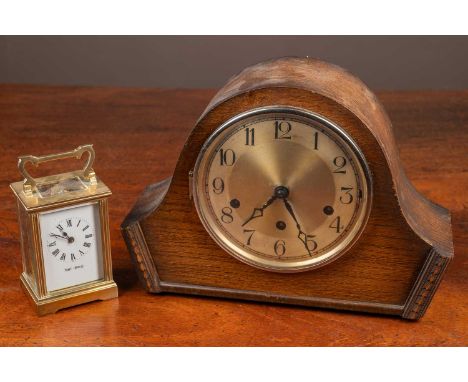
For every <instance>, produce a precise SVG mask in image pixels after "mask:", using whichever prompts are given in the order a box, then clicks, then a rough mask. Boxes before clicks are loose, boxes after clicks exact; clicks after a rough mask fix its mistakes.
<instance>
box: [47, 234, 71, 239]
mask: <svg viewBox="0 0 468 382" xmlns="http://www.w3.org/2000/svg"><path fill="white" fill-rule="evenodd" d="M49 236H52V237H58V238H60V239H65V240H68V237H65V236H60V235H56V234H55V233H51V234H49Z"/></svg>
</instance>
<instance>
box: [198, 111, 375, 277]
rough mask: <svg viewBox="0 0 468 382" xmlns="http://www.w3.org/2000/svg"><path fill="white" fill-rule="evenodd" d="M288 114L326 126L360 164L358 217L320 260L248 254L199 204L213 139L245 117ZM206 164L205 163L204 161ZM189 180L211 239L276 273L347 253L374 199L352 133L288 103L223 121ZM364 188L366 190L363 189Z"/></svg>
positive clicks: (204, 147) (311, 266) (318, 264)
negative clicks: (273, 257)
mask: <svg viewBox="0 0 468 382" xmlns="http://www.w3.org/2000/svg"><path fill="white" fill-rule="evenodd" d="M272 113H277V114H289V115H293V116H297V117H300V118H303V119H306V120H312V121H315V122H317V123H319V124H320V125H321V126H323V127H326V128H327V129H329V130H330V131H331V132H332V135H336V136H338V137H339V139H340V140H341V142H343V143H344V144H345V145H346V150H347V151H350V152H351V153H352V154H353V155H354V157H355V159H357V161H356V162H358V163H359V166H358V167H357V169H358V171H359V172H360V179H361V181H362V183H363V184H362V188H363V196H362V200H361V204H362V207H360V210H359V212H358V217H357V219H356V222H355V223H354V225H353V227H352V229H351V230H350V232H349V233H348V234H347V235H346V236H345V238H344V239H343V240H342V241H341V242H340V243H339V244H338V245H336V246H335V247H334V248H332V250H330V251H328V252H326V253H325V255H322V256H320V257H319V259H321V260H317V261H315V260H316V259H317V258H311V259H306V260H298V261H295V262H275V261H271V260H268V259H265V258H261V257H259V256H256V255H254V254H251V253H249V252H248V251H246V250H245V249H243V248H240V247H238V246H237V245H236V244H235V243H234V242H232V241H230V240H228V239H226V240H225V239H223V238H224V237H225V234H224V233H223V232H222V230H220V229H219V228H218V227H217V225H216V224H211V223H210V220H213V219H209V218H207V216H206V215H208V214H209V212H205V211H204V210H203V208H202V206H201V202H200V199H201V198H203V197H204V195H203V194H204V193H203V191H202V190H201V188H200V187H203V182H200V180H202V179H204V172H205V170H204V169H201V168H200V166H201V165H202V162H203V160H204V159H205V154H206V153H207V151H208V149H209V148H210V147H211V145H212V144H213V143H214V142H215V141H216V139H217V138H218V137H219V135H220V134H222V133H223V132H224V131H226V130H228V129H229V128H231V127H233V126H236V125H237V124H238V123H239V122H241V121H244V120H249V119H253V118H255V117H257V116H259V115H263V114H272ZM207 164H208V162H207ZM191 177H192V182H191V185H189V187H190V194H191V195H192V199H193V202H194V205H195V208H196V211H197V214H198V216H199V218H200V221H201V222H202V224H203V227H204V228H205V230H206V231H207V232H208V234H209V235H210V236H211V238H212V239H213V240H214V241H215V242H216V243H217V244H218V245H219V246H220V247H221V248H222V249H223V250H224V251H226V252H227V253H228V254H230V255H231V256H233V257H234V258H236V259H238V260H240V261H241V262H243V263H245V264H248V265H250V266H253V267H255V268H258V269H262V270H266V271H272V272H278V273H296V272H304V271H308V270H312V269H316V268H320V267H322V266H324V265H327V264H329V263H331V262H332V261H335V260H336V259H338V258H339V257H341V256H342V255H344V254H345V253H346V252H348V251H349V250H350V249H351V248H352V247H353V245H354V244H355V243H356V241H357V240H358V239H359V238H360V236H361V235H362V233H363V231H364V229H365V227H366V225H367V222H368V219H369V216H370V212H371V210H372V200H373V181H372V174H371V171H370V167H369V165H368V163H367V160H366V158H365V156H364V153H363V152H362V150H361V149H360V147H359V146H358V145H357V144H356V142H355V141H354V140H353V139H352V138H351V136H350V135H349V134H348V133H347V132H346V131H345V130H344V129H343V128H342V127H340V126H339V125H337V124H336V123H334V122H332V121H330V120H329V119H327V118H325V117H324V116H322V115H320V114H318V113H315V112H312V111H310V110H306V109H303V108H298V107H294V106H288V105H271V106H264V107H259V108H254V109H251V110H248V111H245V112H242V113H239V114H237V115H235V116H233V117H231V118H229V119H228V120H227V121H225V122H224V123H222V124H221V125H220V126H219V127H217V128H216V129H215V130H214V131H213V132H212V133H211V134H210V136H209V137H208V138H207V139H206V141H205V142H204V143H203V145H202V148H201V149H200V152H199V154H198V156H197V160H196V162H195V166H194V168H193V170H192V172H191ZM364 189H365V191H364Z"/></svg>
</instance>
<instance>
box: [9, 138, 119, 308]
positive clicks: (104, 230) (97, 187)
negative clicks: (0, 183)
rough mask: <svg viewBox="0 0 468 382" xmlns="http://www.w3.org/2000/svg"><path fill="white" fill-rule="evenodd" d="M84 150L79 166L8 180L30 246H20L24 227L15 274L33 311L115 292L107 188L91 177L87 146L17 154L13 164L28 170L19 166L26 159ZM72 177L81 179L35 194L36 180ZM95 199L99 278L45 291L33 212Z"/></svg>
mask: <svg viewBox="0 0 468 382" xmlns="http://www.w3.org/2000/svg"><path fill="white" fill-rule="evenodd" d="M85 151H87V152H89V158H88V161H87V164H86V166H85V168H84V169H83V170H81V171H73V172H69V173H64V174H59V175H52V176H47V177H43V178H39V179H32V178H31V179H32V181H31V179H28V177H27V176H25V179H24V181H20V182H16V183H12V184H11V185H10V187H11V189H12V190H13V193H14V194H15V196H16V197H17V200H18V211H19V212H21V209H23V210H24V212H25V213H26V214H27V224H28V225H30V227H31V229H30V231H29V233H30V234H31V237H29V238H28V239H29V240H31V242H32V247H31V249H29V248H25V246H24V242H25V239H26V238H25V237H24V235H27V234H28V232H24V231H22V232H21V241H22V257H23V272H22V273H21V276H20V280H21V285H22V287H23V289H24V291H25V293H26V295H27V296H28V297H29V299H30V301H31V302H32V303H33V305H34V306H35V308H36V312H37V314H38V315H45V314H49V313H55V312H56V311H58V310H60V309H63V308H68V307H70V306H74V305H78V304H82V303H86V302H90V301H94V300H107V299H111V298H115V297H117V296H118V289H117V285H116V284H115V282H114V281H113V276H112V258H111V242H110V231H109V213H108V197H109V196H110V195H111V194H112V193H111V191H110V189H109V188H108V187H107V186H106V185H105V184H104V183H103V182H102V181H101V180H99V179H98V178H97V177H96V176H95V173H94V171H93V170H92V161H93V160H94V150H93V148H92V145H86V146H80V147H78V148H77V149H75V150H73V151H70V152H67V153H62V154H54V155H50V156H45V157H33V156H26V157H20V160H19V163H18V166H19V167H20V170H21V173H22V174H23V175H25V174H27V175H29V174H28V173H27V171H26V170H25V169H24V166H25V164H26V163H27V162H32V163H35V164H38V163H41V162H46V161H49V160H55V159H61V158H66V157H70V156H74V157H77V158H79V157H81V155H82V153H83V152H85ZM31 158H33V159H31ZM76 177H78V178H79V179H80V180H81V181H82V182H83V185H84V188H83V189H80V190H75V191H70V192H68V193H63V194H58V195H53V196H50V197H47V198H44V197H41V196H40V194H39V192H38V190H37V184H44V183H48V182H60V181H64V180H68V179H71V178H76ZM95 203H97V204H98V206H99V220H100V227H101V254H102V261H103V278H102V279H100V280H96V281H91V282H87V283H83V284H79V285H75V286H71V287H67V288H62V289H59V290H55V291H51V292H49V291H47V287H46V279H45V277H46V275H45V268H44V253H43V249H42V241H41V227H40V223H39V214H41V213H44V212H48V211H56V210H59V209H65V208H72V207H76V206H83V205H88V204H95ZM20 228H23V227H20ZM29 261H30V262H31V267H30V273H28V267H27V266H26V262H29Z"/></svg>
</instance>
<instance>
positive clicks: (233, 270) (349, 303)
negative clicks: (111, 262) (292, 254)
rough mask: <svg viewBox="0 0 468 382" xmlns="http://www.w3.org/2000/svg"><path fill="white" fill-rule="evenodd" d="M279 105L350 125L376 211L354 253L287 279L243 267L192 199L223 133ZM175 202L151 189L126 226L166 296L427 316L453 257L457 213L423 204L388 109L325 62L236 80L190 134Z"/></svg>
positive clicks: (269, 67) (279, 63)
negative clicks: (198, 172) (198, 167)
mask: <svg viewBox="0 0 468 382" xmlns="http://www.w3.org/2000/svg"><path fill="white" fill-rule="evenodd" d="M271 105H287V106H292V107H298V108H301V109H305V110H309V111H313V112H315V113H318V114H319V115H321V116H323V117H325V118H326V119H328V120H330V121H333V123H336V124H337V125H338V126H341V127H342V128H343V129H344V130H345V131H346V132H347V133H349V135H350V136H351V137H352V138H353V139H354V141H355V142H356V144H357V146H358V147H359V148H360V149H361V150H362V152H363V154H364V157H365V158H366V160H367V163H368V164H369V168H370V172H371V173H372V177H373V185H374V187H373V189H374V191H373V202H372V204H373V206H372V209H371V211H370V216H369V221H368V223H367V226H366V227H365V229H364V232H363V233H362V235H361V237H360V238H359V240H358V241H357V242H356V244H354V246H353V247H352V248H351V249H350V250H349V252H347V253H346V254H345V255H344V256H342V257H340V258H339V259H338V260H335V261H333V262H332V263H330V264H328V265H327V266H324V267H321V268H320V269H315V270H313V271H308V272H299V273H294V274H280V273H275V272H265V271H262V270H259V269H256V268H254V267H251V266H249V265H246V264H243V263H241V262H239V261H237V260H236V259H234V258H232V257H231V256H229V255H228V254H226V253H225V251H224V250H222V249H221V248H220V247H219V246H218V245H217V244H216V243H215V242H214V241H213V240H211V238H210V237H209V235H208V233H207V232H206V231H205V229H204V227H203V226H202V225H201V224H200V220H199V217H198V214H197V212H196V210H195V207H194V205H193V203H192V201H191V200H189V198H188V194H189V179H188V174H189V172H190V171H191V170H193V169H194V167H195V162H196V160H197V156H198V153H199V152H200V150H201V147H202V145H203V144H204V143H205V142H206V140H207V139H208V137H209V136H210V135H211V134H212V133H213V132H214V131H215V129H217V128H218V127H219V126H220V125H222V124H223V123H225V121H227V120H229V119H231V118H233V117H235V116H237V115H239V114H240V113H243V112H246V111H248V110H252V109H255V108H261V107H267V106H271ZM150 193H152V191H151V190H150ZM164 193H165V196H164V195H162V194H158V195H157V196H155V197H156V198H157V199H158V203H155V202H154V200H153V199H154V198H155V197H151V196H150V195H149V194H148V192H147V193H145V194H143V196H142V198H141V199H140V200H139V202H138V208H137V209H136V210H135V211H132V212H131V213H130V215H131V217H132V220H138V224H133V225H132V226H127V225H126V223H124V225H123V228H124V234H125V235H126V241H127V243H128V244H129V246H128V248H129V251H130V253H131V254H133V258H134V259H135V262H136V263H137V264H139V266H137V268H136V269H137V270H140V268H141V267H142V268H143V269H144V271H142V272H143V276H142V278H144V279H146V280H148V279H151V278H153V279H154V281H153V284H158V288H157V289H158V292H161V291H162V292H164V291H166V292H169V291H170V292H177V291H180V292H183V293H192V294H197V295H208V296H221V297H232V298H245V299H248V300H257V301H270V302H281V303H289V304H300V305H307V306H316V307H327V308H339V309H349V310H360V311H365V312H371V313H385V314H397V315H401V316H403V317H405V318H409V319H419V318H420V317H422V316H423V315H424V313H425V311H426V309H427V307H428V306H429V303H430V301H431V298H432V297H433V295H434V293H435V291H436V289H437V286H438V285H439V283H440V280H441V278H442V277H443V274H444V271H445V269H446V265H447V264H448V263H449V261H450V260H451V258H452V257H453V246H452V232H451V226H450V214H449V213H448V211H447V210H445V209H444V208H442V207H440V206H437V205H435V204H433V203H431V202H430V201H428V200H427V199H425V198H424V197H423V196H422V195H420V194H419V193H418V192H417V191H416V190H415V189H414V188H413V186H412V185H411V184H410V182H409V181H408V179H407V178H406V176H405V174H404V171H403V168H402V166H401V163H400V160H399V156H398V152H397V147H396V144H395V141H394V137H393V132H392V128H391V123H390V120H389V119H388V117H387V115H386V113H385V111H384V109H383V108H382V107H381V105H380V102H379V101H378V100H377V98H376V97H375V96H374V95H373V93H372V92H371V91H370V90H369V89H368V88H367V87H366V86H365V85H364V84H363V83H362V82H361V81H360V80H359V79H357V78H356V77H354V76H352V75H351V74H349V73H348V72H346V71H344V70H343V69H341V68H339V67H337V66H335V65H332V64H329V63H325V62H323V61H318V60H313V59H308V58H305V59H300V58H282V59H278V60H271V61H267V62H264V63H260V64H257V65H254V66H251V67H249V68H247V69H245V70H243V71H242V72H241V73H240V74H239V75H237V76H236V77H233V78H232V79H230V80H229V82H228V83H227V84H226V85H225V86H224V87H223V88H222V89H221V90H220V91H219V92H218V93H217V94H216V96H215V97H214V98H213V100H212V101H211V102H210V104H209V106H208V107H207V109H205V111H204V112H203V114H202V116H201V117H200V119H199V121H198V123H197V125H196V127H194V129H193V130H192V132H191V133H190V136H189V138H188V139H187V141H186V144H185V145H184V148H183V151H182V152H181V154H180V157H179V160H178V163H177V166H176V169H175V172H174V175H173V178H172V181H171V183H170V185H169V189H168V190H164ZM145 201H146V204H147V206H146V207H144V208H143V210H144V211H143V213H141V214H140V216H139V217H138V216H137V215H138V210H141V209H142V206H144V205H145ZM132 238H138V240H133V239H132ZM168 238H170V239H168ZM431 256H432V257H435V258H437V259H439V258H440V262H443V264H444V266H439V265H438V261H439V260H437V261H428V258H429V257H431ZM148 265H149V267H148ZM149 268H151V269H153V270H154V273H151V272H148V271H147V270H148V269H149ZM433 268H435V269H437V271H435V270H434V269H433ZM155 280H158V281H155ZM143 285H144V286H147V285H148V283H146V284H143ZM148 290H150V289H148Z"/></svg>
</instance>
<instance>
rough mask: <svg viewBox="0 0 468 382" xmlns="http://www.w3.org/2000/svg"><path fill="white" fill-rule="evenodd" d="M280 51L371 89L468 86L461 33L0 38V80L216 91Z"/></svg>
mask: <svg viewBox="0 0 468 382" xmlns="http://www.w3.org/2000/svg"><path fill="white" fill-rule="evenodd" d="M280 56H310V57H317V58H321V59H324V60H327V61H330V62H333V63H335V64H338V65H341V66H343V67H345V68H346V69H348V70H349V71H351V72H352V73H354V74H356V75H358V76H359V77H360V78H362V79H363V80H364V81H365V82H366V83H367V84H368V85H369V86H370V87H371V88H374V89H403V90H411V89H468V37H462V36H455V37H453V36H437V37H433V36H420V37H418V36H411V37H407V36H145V37H138V36H135V37H134V36H127V37H124V36H122V37H121V36H110V37H106V36H100V37H94V36H70V37H68V36H58V37H53V36H45V37H41V36H38V37H36V36H30V37H28V36H3V37H0V83H35V84H61V85H104V86H107V85H110V86H132V87H133V86H134V87H176V88H217V87H220V86H221V85H222V84H223V83H224V82H225V81H226V80H227V79H228V78H229V77H230V76H232V75H233V74H235V73H237V72H239V71H240V70H241V69H242V68H244V67H245V66H248V65H250V64H253V63H256V62H259V61H262V60H265V59H270V58H273V57H280Z"/></svg>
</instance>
